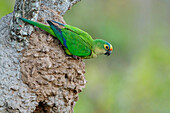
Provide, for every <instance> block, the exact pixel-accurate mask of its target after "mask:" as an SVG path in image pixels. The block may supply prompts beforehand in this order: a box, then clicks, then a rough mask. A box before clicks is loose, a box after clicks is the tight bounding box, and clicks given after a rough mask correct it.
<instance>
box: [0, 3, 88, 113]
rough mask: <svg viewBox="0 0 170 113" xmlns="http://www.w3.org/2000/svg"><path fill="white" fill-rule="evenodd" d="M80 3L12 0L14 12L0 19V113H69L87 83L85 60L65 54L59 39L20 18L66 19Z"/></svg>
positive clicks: (40, 20)
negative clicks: (65, 15) (71, 10)
mask: <svg viewBox="0 0 170 113" xmlns="http://www.w3.org/2000/svg"><path fill="white" fill-rule="evenodd" d="M78 1H80V0H16V4H15V8H14V12H13V13H11V14H9V15H7V16H6V17H3V18H2V19H1V20H0V21H1V22H0V29H1V32H0V34H1V35H0V48H1V50H2V51H0V62H1V63H0V65H2V66H1V68H0V79H1V82H0V88H1V90H0V95H1V97H0V112H2V113H3V112H4V113H6V112H15V113H31V112H35V113H42V112H47V111H48V112H49V113H71V112H73V107H74V104H75V102H76V101H77V100H78V93H80V92H81V91H82V88H84V87H85V84H86V80H85V77H84V73H85V69H84V68H85V63H84V62H83V61H82V59H79V60H75V59H73V58H71V57H67V56H66V55H65V53H64V50H63V47H62V45H61V44H60V42H59V41H58V40H57V38H55V37H53V36H51V35H50V34H48V33H46V32H45V31H42V30H40V29H39V28H36V27H33V26H31V25H29V24H26V23H23V22H22V21H20V20H18V17H21V16H22V17H24V18H27V19H30V20H33V21H38V22H41V23H44V24H47V23H46V20H47V19H53V20H56V21H59V22H62V23H65V21H64V20H63V18H62V16H63V15H64V13H65V12H66V11H67V10H68V9H70V7H72V5H73V4H75V3H76V2H78ZM5 18H7V19H5ZM3 50H4V51H3ZM10 92H11V93H10ZM16 103H17V104H16Z"/></svg>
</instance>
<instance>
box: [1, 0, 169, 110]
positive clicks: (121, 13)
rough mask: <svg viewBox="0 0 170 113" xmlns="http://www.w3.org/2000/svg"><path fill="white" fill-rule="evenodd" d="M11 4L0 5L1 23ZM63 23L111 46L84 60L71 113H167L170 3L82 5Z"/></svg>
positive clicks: (99, 0) (104, 0)
mask: <svg viewBox="0 0 170 113" xmlns="http://www.w3.org/2000/svg"><path fill="white" fill-rule="evenodd" d="M9 1H11V2H9ZM13 5H14V0H1V1H0V18H1V17H2V16H4V15H6V14H8V13H10V12H12V10H13ZM64 18H65V20H66V22H67V23H68V24H70V25H74V26H77V27H79V28H81V29H83V30H85V31H87V32H88V33H89V34H90V35H91V36H92V37H93V38H102V39H105V40H107V41H108V42H110V43H111V44H112V45H113V46H114V51H113V54H114V55H113V54H112V55H110V56H109V57H107V56H100V57H98V58H96V59H90V60H85V62H86V75H85V76H86V80H87V81H88V82H87V84H86V88H85V89H84V90H83V92H82V93H80V94H79V96H80V98H79V101H78V102H77V104H76V105H75V109H74V113H170V0H82V1H81V2H79V3H77V4H76V5H75V6H74V7H73V8H72V9H71V10H70V11H67V13H66V14H65V16H64Z"/></svg>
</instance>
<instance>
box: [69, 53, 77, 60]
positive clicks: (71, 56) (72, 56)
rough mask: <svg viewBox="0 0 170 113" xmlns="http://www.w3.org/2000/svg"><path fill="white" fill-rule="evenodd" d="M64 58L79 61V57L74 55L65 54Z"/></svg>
mask: <svg viewBox="0 0 170 113" xmlns="http://www.w3.org/2000/svg"><path fill="white" fill-rule="evenodd" d="M66 57H70V58H74V59H76V60H79V59H80V57H78V56H75V55H67V54H66Z"/></svg>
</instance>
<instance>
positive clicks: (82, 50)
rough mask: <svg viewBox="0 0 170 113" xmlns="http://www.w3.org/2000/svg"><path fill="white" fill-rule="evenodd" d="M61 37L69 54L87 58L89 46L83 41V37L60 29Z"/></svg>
mask: <svg viewBox="0 0 170 113" xmlns="http://www.w3.org/2000/svg"><path fill="white" fill-rule="evenodd" d="M62 35H63V37H64V38H65V40H66V45H67V47H68V50H69V51H70V53H71V54H73V55H76V56H89V55H90V54H91V45H90V44H88V43H87V42H86V41H84V39H83V36H82V35H79V34H77V33H75V32H73V31H71V30H69V29H65V28H64V29H62Z"/></svg>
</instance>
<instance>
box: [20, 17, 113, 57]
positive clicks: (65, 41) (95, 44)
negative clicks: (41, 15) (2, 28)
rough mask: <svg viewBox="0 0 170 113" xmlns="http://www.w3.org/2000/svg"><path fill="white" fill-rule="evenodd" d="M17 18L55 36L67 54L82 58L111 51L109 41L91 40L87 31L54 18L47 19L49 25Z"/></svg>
mask: <svg viewBox="0 0 170 113" xmlns="http://www.w3.org/2000/svg"><path fill="white" fill-rule="evenodd" d="M19 19H21V20H22V21H24V22H27V23H29V24H32V25H34V26H37V27H39V28H41V29H43V30H45V31H46V32H48V33H50V34H51V35H53V36H54V37H57V38H58V39H59V41H60V42H61V44H62V45H63V46H64V48H65V52H66V54H68V55H73V56H78V57H83V58H94V57H97V56H98V55H101V54H105V55H107V56H109V55H110V54H111V52H112V45H111V44H110V43H108V42H106V41H105V40H102V39H96V40H93V39H92V37H91V36H90V35H89V34H88V33H87V32H85V31H83V30H81V29H79V28H76V27H73V26H70V25H66V24H62V23H59V22H56V21H54V20H47V22H48V24H49V25H50V26H47V25H44V24H41V23H38V22H34V21H31V20H27V19H25V18H19ZM53 23H57V24H58V25H61V26H63V27H64V28H59V27H58V26H56V25H54V24H53Z"/></svg>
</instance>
